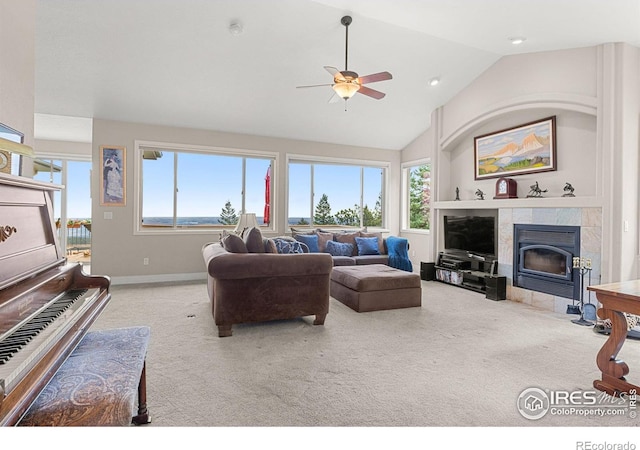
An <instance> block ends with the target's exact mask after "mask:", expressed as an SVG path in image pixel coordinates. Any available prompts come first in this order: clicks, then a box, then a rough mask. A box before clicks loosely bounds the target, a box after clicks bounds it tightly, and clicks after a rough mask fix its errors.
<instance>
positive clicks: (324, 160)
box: [284, 154, 391, 231]
mask: <svg viewBox="0 0 640 450" xmlns="http://www.w3.org/2000/svg"><path fill="white" fill-rule="evenodd" d="M291 163H301V164H310V165H314V164H324V165H338V166H356V167H359V168H360V181H359V184H360V193H359V198H360V208H361V210H362V209H363V207H364V205H363V204H362V203H363V195H364V192H363V190H364V186H363V183H364V180H363V177H362V174H363V169H364V168H375V169H382V171H383V175H382V178H383V179H382V182H381V185H380V188H381V191H382V192H381V193H380V197H381V198H380V201H381V214H382V225H381V226H380V227H370V228H371V229H375V230H381V231H385V230H386V229H387V223H388V220H389V218H388V217H387V209H388V208H387V196H388V192H389V172H390V170H391V162H389V161H375V160H362V159H353V158H336V157H329V156H313V155H299V154H287V155H286V167H285V171H286V179H287V181H286V182H287V188H286V194H285V197H286V198H285V199H284V202H285V220H286V224H287V226H286V230H287V231H290V229H291V226H292V225H290V224H289V189H290V185H289V182H290V177H289V166H290V164H291ZM310 182H311V196H310V204H311V205H310V206H311V208H310V211H309V213H310V218H311V223H310V224H309V226H310V227H315V226H317V225H315V224H314V223H313V216H314V211H315V207H316V204H317V202H318V201H319V200H320V197H318V198H316V192H314V189H315V187H314V177H313V171H312V174H311V177H310ZM362 220H363V218H362V216H361V217H360V225H358V226H356V227H350V226H348V225H322V227H323V228H327V229H331V228H337V229H344V228H361V227H363V225H362ZM293 227H294V228H295V225H293Z"/></svg>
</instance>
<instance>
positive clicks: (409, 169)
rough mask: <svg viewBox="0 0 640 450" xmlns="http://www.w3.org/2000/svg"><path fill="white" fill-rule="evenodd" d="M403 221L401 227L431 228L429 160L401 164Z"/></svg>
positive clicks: (412, 228) (414, 228)
mask: <svg viewBox="0 0 640 450" xmlns="http://www.w3.org/2000/svg"><path fill="white" fill-rule="evenodd" d="M402 172H403V174H402V177H403V180H404V192H405V194H404V198H405V201H404V207H403V210H404V214H403V217H404V221H403V228H405V229H410V230H429V229H430V228H431V162H430V161H428V160H427V161H420V162H414V163H407V164H403V168H402Z"/></svg>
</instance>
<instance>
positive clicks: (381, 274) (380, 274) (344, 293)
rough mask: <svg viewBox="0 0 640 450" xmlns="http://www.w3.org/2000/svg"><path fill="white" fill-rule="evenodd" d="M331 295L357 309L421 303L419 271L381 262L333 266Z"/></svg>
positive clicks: (395, 306) (397, 306)
mask: <svg viewBox="0 0 640 450" xmlns="http://www.w3.org/2000/svg"><path fill="white" fill-rule="evenodd" d="M331 296H332V297H333V298H335V299H336V300H338V301H340V302H342V303H344V304H345V305H347V306H348V307H349V308H351V309H353V310H354V311H357V312H367V311H379V310H383V309H396V308H410V307H413V306H420V305H421V304H422V288H421V285H420V275H418V274H417V273H411V272H406V271H404V270H399V269H394V268H393V267H389V266H386V265H384V264H370V265H363V266H336V267H334V268H333V270H332V271H331Z"/></svg>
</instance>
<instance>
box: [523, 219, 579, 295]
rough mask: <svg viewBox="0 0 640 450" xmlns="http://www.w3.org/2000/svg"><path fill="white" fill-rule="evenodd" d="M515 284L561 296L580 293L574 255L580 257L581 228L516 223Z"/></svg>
mask: <svg viewBox="0 0 640 450" xmlns="http://www.w3.org/2000/svg"><path fill="white" fill-rule="evenodd" d="M513 227H514V228H513V245H514V248H513V258H514V261H513V285H514V286H516V287H520V288H524V289H529V290H532V291H537V292H544V293H547V294H551V295H557V296H559V297H565V298H570V299H577V298H579V296H580V280H579V275H578V274H577V273H575V271H574V269H573V258H574V257H579V256H580V227H576V226H563V225H532V224H514V226H513Z"/></svg>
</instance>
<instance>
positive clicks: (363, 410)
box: [93, 281, 640, 427]
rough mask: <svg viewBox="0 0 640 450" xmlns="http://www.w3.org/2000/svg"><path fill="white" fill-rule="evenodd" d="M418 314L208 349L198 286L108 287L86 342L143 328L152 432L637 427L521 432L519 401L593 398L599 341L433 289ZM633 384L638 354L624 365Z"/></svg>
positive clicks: (565, 421) (569, 422)
mask: <svg viewBox="0 0 640 450" xmlns="http://www.w3.org/2000/svg"><path fill="white" fill-rule="evenodd" d="M422 290H423V296H422V307H420V308H409V309H400V310H392V311H379V312H371V313H356V312H354V311H352V310H351V309H349V308H347V307H346V306H344V305H343V304H341V303H340V302H338V301H336V300H335V299H332V300H331V306H330V311H329V315H328V316H327V320H326V323H325V325H324V326H313V325H312V324H311V322H312V318H311V317H307V318H302V319H299V320H292V321H277V322H271V323H262V324H251V325H237V326H234V329H233V336H232V337H228V338H218V337H217V331H216V329H215V327H214V324H213V319H212V316H211V312H210V305H209V301H208V299H207V295H206V285H205V284H204V283H186V284H179V285H166V284H162V285H144V286H114V287H112V295H113V298H112V301H111V303H110V304H109V306H108V307H107V309H106V310H105V312H104V313H103V314H102V316H101V317H100V318H99V319H98V321H97V322H96V324H95V325H94V327H93V329H104V328H114V327H126V326H133V325H148V326H150V327H151V342H150V346H149V352H148V357H147V383H148V385H147V392H148V403H149V408H150V411H151V414H152V417H153V423H152V424H151V425H150V426H151V427H177V426H183V427H190V426H203V427H204V426H207V427H209V426H216V427H218V426H225V427H233V426H243V427H245V426H252V427H253V426H255V427H263V426H284V427H297V426H305V427H317V426H322V427H325V426H326V427H369V426H377V427H436V426H437V427H454V426H470V427H476V426H477V427H480V426H481V427H503V426H509V427H511V426H517V427H531V426H536V427H539V426H545V427H562V426H585V427H601V426H619V427H628V426H637V425H638V424H639V422H638V419H630V418H629V417H628V415H625V416H622V417H593V416H591V417H583V416H579V415H564V416H553V415H550V414H547V415H546V416H545V417H543V418H542V419H540V420H537V421H532V420H528V419H525V418H523V417H522V416H521V415H520V414H519V412H518V410H517V408H516V402H517V399H518V396H519V395H520V393H521V392H522V391H523V390H524V389H526V388H529V387H539V388H541V389H543V390H554V391H556V390H570V391H573V390H593V387H592V382H593V380H594V379H596V378H598V377H599V375H600V374H599V371H598V369H597V367H596V363H595V357H596V353H597V352H598V350H599V349H600V347H601V346H602V344H603V343H604V341H605V339H606V338H605V337H604V336H601V335H597V334H595V333H593V331H592V330H591V328H590V327H582V326H579V325H575V324H572V323H571V319H575V318H576V317H577V316H575V315H564V314H557V313H552V312H548V311H541V310H537V309H534V308H531V307H528V306H526V305H523V304H518V303H514V302H511V301H502V302H495V301H491V300H487V299H485V298H484V296H482V295H481V294H477V293H474V292H470V291H467V290H464V289H460V288H456V287H452V286H447V285H444V284H441V283H438V282H425V281H423V282H422ZM620 357H622V358H623V359H624V360H625V361H626V362H627V363H628V364H629V366H630V367H631V373H630V378H629V379H630V381H632V382H635V383H636V384H638V378H636V379H635V380H634V379H633V378H632V376H633V375H634V369H635V374H637V371H639V370H640V341H627V343H626V344H625V346H624V347H623V348H622V351H621V352H620Z"/></svg>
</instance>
